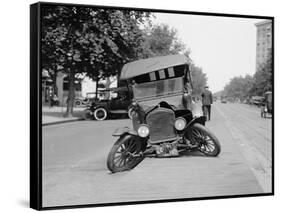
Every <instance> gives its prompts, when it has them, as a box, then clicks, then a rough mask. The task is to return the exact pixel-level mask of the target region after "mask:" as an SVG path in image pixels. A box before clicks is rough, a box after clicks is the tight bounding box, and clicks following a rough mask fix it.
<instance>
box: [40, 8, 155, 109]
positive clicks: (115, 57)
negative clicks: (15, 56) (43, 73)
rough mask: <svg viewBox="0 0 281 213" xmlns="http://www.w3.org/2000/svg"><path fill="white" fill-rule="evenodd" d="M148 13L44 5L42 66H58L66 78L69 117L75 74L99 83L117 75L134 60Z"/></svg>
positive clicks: (141, 39) (48, 67) (140, 45)
mask: <svg viewBox="0 0 281 213" xmlns="http://www.w3.org/2000/svg"><path fill="white" fill-rule="evenodd" d="M149 16H150V13H147V12H140V11H131V10H114V9H96V8H87V7H78V6H54V5H50V6H44V8H43V10H42V26H43V29H42V61H43V67H44V68H46V69H48V70H49V69H52V70H54V71H55V72H56V69H55V67H54V66H52V65H56V66H57V65H61V67H62V68H63V69H64V70H65V71H66V73H67V74H68V75H69V85H70V88H69V97H68V100H69V102H68V112H69V114H72V109H73V100H74V87H73V85H74V79H75V74H77V73H86V75H87V76H89V77H91V78H92V79H94V80H96V81H98V80H99V78H101V77H108V76H111V75H116V74H118V73H119V72H120V70H121V67H122V65H123V64H124V63H126V62H128V61H131V60H134V59H137V58H138V57H139V54H140V52H141V51H142V48H141V47H142V43H143V34H142V31H141V30H140V27H139V25H140V24H141V23H143V22H144V21H145V20H146V19H148V18H149Z"/></svg>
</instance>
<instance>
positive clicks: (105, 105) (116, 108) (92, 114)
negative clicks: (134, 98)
mask: <svg viewBox="0 0 281 213" xmlns="http://www.w3.org/2000/svg"><path fill="white" fill-rule="evenodd" d="M103 93H108V95H105V96H108V97H109V98H108V99H98V100H92V101H91V103H89V104H88V106H87V109H85V110H84V112H83V118H84V119H85V120H93V119H95V120H98V121H102V120H105V119H107V118H108V117H110V116H112V115H118V114H119V115H122V114H128V115H129V116H130V109H129V107H130V105H131V97H130V94H129V90H128V88H127V87H118V88H111V89H108V90H103Z"/></svg>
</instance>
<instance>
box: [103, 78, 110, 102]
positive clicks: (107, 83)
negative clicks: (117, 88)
mask: <svg viewBox="0 0 281 213" xmlns="http://www.w3.org/2000/svg"><path fill="white" fill-rule="evenodd" d="M110 83H111V82H110V77H107V78H106V81H105V89H107V90H108V89H109V87H110ZM104 98H105V99H106V100H108V99H109V98H110V93H109V92H106V93H105V96H104Z"/></svg>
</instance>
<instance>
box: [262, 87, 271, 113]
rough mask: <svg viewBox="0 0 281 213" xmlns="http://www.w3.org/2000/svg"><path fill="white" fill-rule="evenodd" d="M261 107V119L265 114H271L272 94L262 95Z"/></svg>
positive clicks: (269, 92)
mask: <svg viewBox="0 0 281 213" xmlns="http://www.w3.org/2000/svg"><path fill="white" fill-rule="evenodd" d="M261 105H262V107H261V117H264V118H266V117H267V114H268V113H269V114H272V92H271V91H268V92H266V93H264V99H263V102H262V104H261Z"/></svg>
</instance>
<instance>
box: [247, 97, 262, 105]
mask: <svg viewBox="0 0 281 213" xmlns="http://www.w3.org/2000/svg"><path fill="white" fill-rule="evenodd" d="M263 101H264V97H263V96H253V97H252V98H251V99H250V104H254V105H257V106H261V105H262V103H263Z"/></svg>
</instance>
